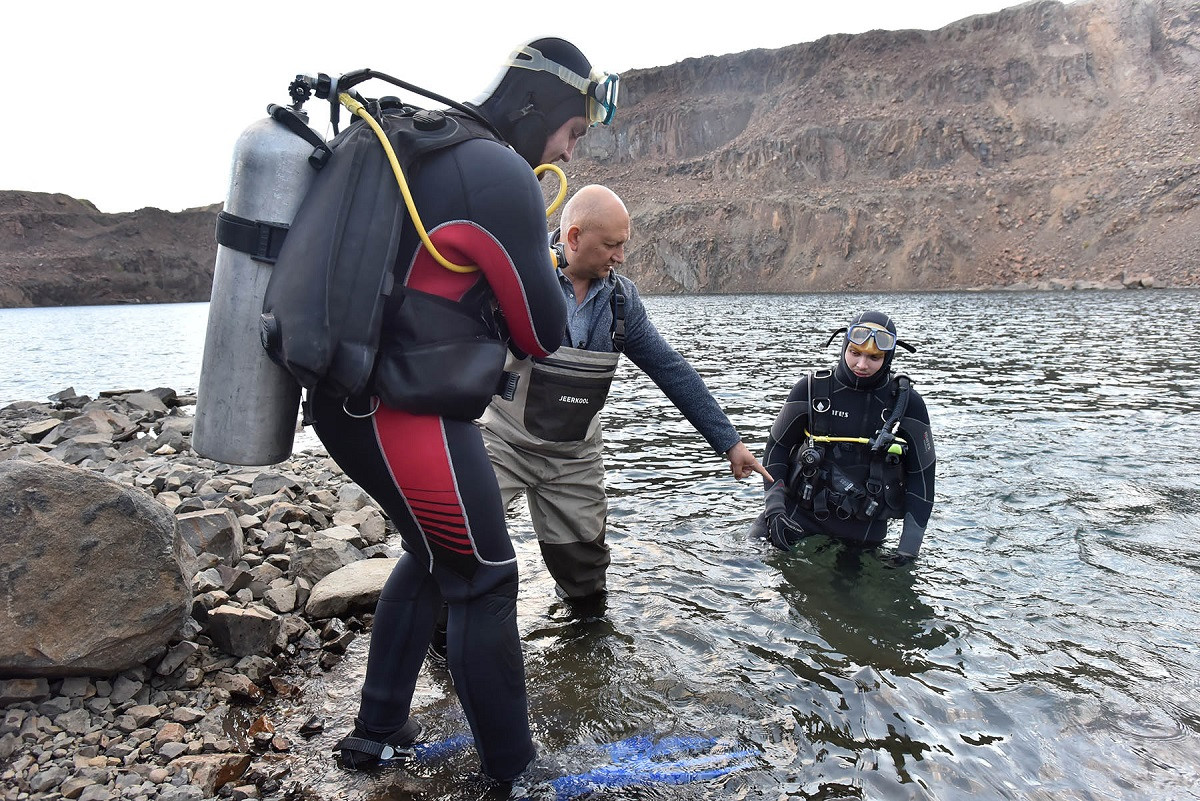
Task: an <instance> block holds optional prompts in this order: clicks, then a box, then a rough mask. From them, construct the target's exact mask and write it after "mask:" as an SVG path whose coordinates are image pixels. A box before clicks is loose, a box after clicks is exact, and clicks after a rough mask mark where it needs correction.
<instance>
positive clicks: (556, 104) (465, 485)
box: [281, 39, 617, 781]
mask: <svg viewBox="0 0 1200 801" xmlns="http://www.w3.org/2000/svg"><path fill="white" fill-rule="evenodd" d="M616 81H617V78H616V76H615V75H604V74H595V73H593V71H592V68H591V64H590V62H588V60H587V59H586V57H585V56H584V55H583V54H582V53H581V52H580V51H579V50H578V49H577V48H576V47H574V45H572V44H570V43H569V42H566V41H564V40H561V39H540V40H537V41H533V42H530V43H529V44H527V45H524V46H522V47H520V48H518V49H517V50H516V51H515V52H514V53H513V54H512V56H511V57H510V59H509V61H508V63H507V64H506V65H505V67H504V68H503V69H502V70H501V73H500V75H499V76H498V78H497V80H496V81H495V82H494V83H493V84H492V86H491V88H489V90H488V91H487V92H485V93H484V95H482V96H481V97H480V98H479V99H478V100H477V101H475V102H474V103H473V104H470V107H471V108H473V109H476V110H477V111H478V113H479V114H480V115H482V116H483V117H484V118H485V119H486V120H487V122H488V123H490V124H491V126H492V127H493V128H494V129H495V131H497V132H498V133H499V135H500V137H502V139H503V141H498V140H496V139H494V138H490V137H487V136H477V137H472V138H468V139H466V140H465V141H462V142H459V143H456V144H453V145H452V146H450V147H447V148H443V149H439V150H436V151H435V152H432V153H429V154H427V155H423V156H421V157H420V159H419V160H418V161H417V162H416V167H417V168H415V169H413V170H412V171H411V174H410V175H409V181H408V184H409V185H408V188H409V190H410V192H411V196H412V199H413V201H414V202H415V207H416V208H417V209H419V212H420V217H421V220H422V221H423V223H424V226H425V227H426V228H427V229H428V231H429V237H430V238H431V240H432V242H433V243H434V244H435V245H436V247H437V249H438V250H440V251H441V253H442V254H444V256H445V257H446V258H447V259H449V260H450V261H451V262H453V263H454V264H457V265H471V266H473V268H474V269H471V270H469V271H467V270H463V271H456V270H452V269H447V268H446V267H445V266H443V263H442V262H439V261H438V260H437V259H436V258H435V257H434V255H433V254H432V253H431V251H430V248H428V247H426V246H424V245H423V244H422V241H421V238H420V236H419V234H418V232H417V230H416V227H415V226H414V224H413V222H412V220H411V216H409V217H406V218H405V219H404V221H403V224H402V226H400V227H398V228H397V231H398V232H399V234H398V239H399V247H398V251H397V252H396V256H395V259H394V262H393V267H392V272H391V275H390V280H389V287H390V286H391V284H392V283H394V289H391V290H390V292H389V293H388V296H387V299H386V301H385V302H384V304H383V309H382V329H381V333H380V337H379V354H378V357H377V358H376V360H375V361H374V364H373V370H372V372H371V384H370V385H369V386H367V388H366V390H365V391H363V392H361V393H358V394H355V395H352V396H350V397H348V398H347V397H345V396H344V394H343V393H342V392H341V391H340V390H341V389H342V388H341V387H336V388H335V387H334V385H333V383H332V379H326V380H323V381H322V382H320V383H317V385H316V387H315V391H310V392H309V404H310V406H309V413H310V414H311V417H312V420H313V424H314V428H315V430H316V433H317V435H318V437H319V438H320V439H321V441H322V443H323V444H324V445H325V447H326V448H327V450H328V452H329V454H330V456H331V457H332V458H333V459H334V460H335V461H336V462H337V463H338V465H339V466H340V467H341V468H342V469H343V470H344V471H345V473H346V475H347V477H348V478H350V479H351V480H353V481H355V482H356V483H358V484H359V485H360V486H362V487H363V488H364V489H365V490H366V491H367V492H368V493H370V494H371V496H372V497H373V498H374V499H375V500H376V501H377V502H378V503H379V504H380V506H382V507H383V509H384V510H385V511H386V512H387V514H388V515H389V517H390V518H391V519H392V521H393V522H394V523H395V525H396V527H397V529H398V530H399V532H400V534H401V536H402V538H403V548H404V551H403V554H402V556H401V557H400V559H399V562H398V564H397V565H396V567H395V569H394V570H393V572H392V574H391V576H390V577H389V579H388V581H387V584H386V586H385V587H384V589H383V592H382V594H381V595H380V598H379V602H378V606H377V609H376V613H375V619H374V624H373V629H372V634H371V647H370V654H369V656H368V660H367V671H366V679H365V681H364V684H363V689H362V697H361V702H360V705H359V710H358V715H357V717H356V720H355V726H354V730H353V731H352V732H351V733H350V735H349V736H347V737H346V738H344V739H342V740H341V741H340V742H339V743H338V744H337V746H336V749H337V750H338V751H339V752H340V757H341V762H342V764H343V766H345V767H348V768H353V769H364V768H370V767H373V766H376V765H378V764H380V763H381V762H384V763H386V762H388V761H389V760H391V759H394V758H400V757H402V756H403V755H404V754H405V753H406V748H407V747H408V746H411V745H412V744H413V743H414V741H415V740H416V739H417V738H418V737H419V734H420V726H419V725H418V724H416V723H415V722H414V721H413V720H412V718H411V717H410V711H411V702H412V696H413V692H414V689H415V685H416V681H417V676H418V673H419V671H420V668H421V664H422V661H423V658H424V656H425V652H426V648H427V647H428V645H429V643H430V640H431V638H432V636H433V633H434V626H435V621H436V619H437V617H438V614H439V611H440V610H441V608H442V605H443V603H445V604H446V605H447V626H446V629H447V632H446V636H447V653H448V664H449V669H450V672H451V674H452V676H453V679H454V688H455V691H456V692H457V694H458V697H459V699H460V701H461V702H462V706H463V710H464V712H465V714H466V717H467V721H468V723H469V724H470V728H471V733H472V735H473V739H474V742H475V746H476V749H477V751H478V754H479V759H480V762H481V766H482V769H483V772H484V773H485V774H487V775H488V776H490V777H492V778H493V779H497V780H500V781H510V780H512V779H514V778H515V777H516V776H518V775H519V774H520V773H521V772H522V771H523V770H524V769H525V768H526V766H527V765H528V764H529V763H530V761H531V760H532V759H533V757H534V746H533V740H532V737H531V734H530V727H529V717H528V702H527V697H526V690H525V674H524V668H523V665H522V656H521V644H520V640H519V636H518V631H517V623H516V599H517V562H516V554H515V552H514V549H513V546H512V543H511V541H510V539H509V536H508V532H507V529H506V526H505V521H504V509H503V507H502V506H501V503H500V493H499V490H498V488H497V485H496V479H495V475H494V473H493V472H492V469H491V466H490V465H489V463H488V458H487V453H486V451H485V450H484V446H483V440H482V438H481V436H480V432H479V429H478V428H477V427H476V426H475V425H474V424H473V423H472V419H473V418H474V417H476V416H478V414H479V413H480V412H481V411H482V408H483V405H486V403H487V400H488V399H489V398H490V396H491V395H492V393H493V392H494V391H495V390H496V389H497V381H496V378H497V376H498V375H500V373H501V371H502V367H503V361H504V356H503V353H504V347H503V344H500V347H499V350H496V349H495V348H492V347H491V346H489V345H488V344H487V343H489V342H494V343H503V342H504V341H505V340H506V339H510V340H511V342H512V343H513V344H514V345H515V346H516V347H519V348H520V349H522V350H523V351H525V352H527V353H531V354H534V355H537V356H547V355H549V354H550V353H551V352H552V351H553V350H554V349H555V348H556V347H557V346H558V343H559V340H560V338H561V335H562V330H563V328H564V325H565V314H564V310H563V304H562V299H561V297H560V290H559V288H558V285H557V280H556V278H555V272H554V269H553V264H552V262H551V259H550V252H549V249H548V248H547V243H546V221H545V209H544V206H543V197H542V193H541V189H540V187H539V185H538V181H537V179H536V177H535V175H534V172H533V171H532V170H531V167H534V166H536V165H538V164H541V163H550V162H553V161H558V160H562V161H567V160H569V159H570V156H571V153H572V151H573V150H574V147H575V144H576V143H577V142H578V140H579V139H580V138H581V137H582V136H583V135H584V134H585V133H586V132H587V129H588V127H589V125H590V124H592V123H608V122H610V121H611V119H612V115H613V112H614V111H615V106H616ZM509 145H511V146H512V147H511V148H510V147H509ZM337 161H338V153H337V150H336V149H335V151H334V155H333V156H332V158H331V159H330V163H329V164H328V165H326V166H325V167H324V168H323V170H322V172H323V173H326V172H329V173H330V174H337V173H336V172H335V171H334V170H335V168H336V164H337ZM367 177H368V178H374V177H375V176H367ZM317 180H318V184H317V186H319V185H320V184H319V182H320V181H321V178H320V177H318V179H317ZM392 188H393V189H394V188H395V187H394V186H393V187H392ZM309 197H310V198H311V197H312V193H311V192H310V196H309ZM308 200H309V198H306V201H305V202H306V203H308ZM393 202H394V203H398V202H399V201H398V199H396V200H394V201H393ZM385 211H386V209H385ZM395 214H396V215H403V212H402V211H396V212H395ZM303 217H304V210H303V208H302V209H301V211H300V213H299V214H298V215H297V221H298V222H297V224H296V225H294V226H293V229H292V231H291V232H290V233H289V237H288V240H287V241H286V242H285V243H284V248H285V249H286V248H288V246H289V243H291V242H292V241H293V237H295V236H296V234H297V231H298V229H299V228H300V223H299V221H300V220H301V219H302V218H303ZM297 241H299V240H297ZM286 255H287V254H286V252H285V253H283V254H282V255H281V262H282V261H284V257H285V256H286ZM494 310H498V312H499V314H500V315H502V317H503V321H502V324H501V323H500V322H499V320H498V315H495V314H493V312H494ZM462 348H468V349H469V350H468V351H467V353H468V354H469V355H470V356H471V358H475V355H478V354H481V353H482V354H484V357H486V359H488V360H491V359H493V358H494V359H495V364H494V365H492V364H491V363H490V362H489V364H488V365H485V366H486V367H487V368H488V369H486V370H482V371H480V372H479V375H480V376H482V377H481V378H479V380H478V381H476V383H477V384H478V386H476V387H470V386H466V387H463V386H459V387H456V386H453V383H454V381H455V380H456V379H457V378H459V377H461V376H462V375H463V374H464V370H462V369H447V368H450V367H453V368H461V367H463V365H462V364H461V363H460V362H459V361H458V359H457V356H456V354H459V353H460V352H462V351H461V349H462ZM493 367H494V371H493V370H492V369H491V368H493ZM385 390H386V391H385ZM464 393H465V394H464Z"/></svg>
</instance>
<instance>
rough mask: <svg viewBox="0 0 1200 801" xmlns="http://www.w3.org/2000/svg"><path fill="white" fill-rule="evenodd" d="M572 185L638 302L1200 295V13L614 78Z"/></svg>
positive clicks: (831, 45)
mask: <svg viewBox="0 0 1200 801" xmlns="http://www.w3.org/2000/svg"><path fill="white" fill-rule="evenodd" d="M622 84H623V86H622V91H623V93H624V97H623V103H622V106H621V109H620V111H619V113H618V118H617V119H618V123H617V125H615V126H614V127H613V128H612V129H611V130H608V129H593V131H592V132H591V133H589V135H588V137H587V138H586V139H584V144H585V146H584V148H583V150H582V153H581V158H579V159H578V160H577V161H575V162H572V164H571V165H570V167H571V169H570V175H571V179H572V184H573V185H574V186H576V187H577V186H579V185H582V183H586V182H598V183H606V184H608V185H610V186H611V187H612V188H613V189H615V190H616V191H617V192H618V193H619V194H621V195H622V197H624V198H625V199H626V202H627V203H628V205H629V207H630V210H631V212H632V213H633V216H634V221H635V232H634V242H633V247H632V248H631V252H630V256H629V259H628V264H627V268H626V272H627V273H629V274H630V275H631V276H632V277H634V278H636V279H637V280H638V282H639V286H642V287H644V288H645V289H646V290H647V291H660V292H743V291H793V290H802V289H804V290H809V289H812V290H821V289H843V288H860V289H863V288H877V289H897V290H899V289H924V288H940V287H967V286H978V285H1010V284H1013V283H1016V282H1019V281H1025V282H1036V281H1038V280H1046V279H1051V278H1057V279H1062V280H1081V279H1082V280H1100V281H1109V280H1115V279H1119V278H1120V277H1121V276H1122V275H1123V274H1138V275H1142V274H1150V275H1153V276H1155V277H1156V279H1157V282H1158V283H1163V284H1173V285H1195V284H1197V281H1198V279H1200V233H1198V232H1200V212H1198V211H1197V201H1198V199H1200V162H1198V161H1197V157H1198V156H1200V102H1198V101H1200V91H1198V86H1200V6H1197V5H1196V4H1195V3H1194V2H1182V1H1181V0H1160V1H1159V2H1145V1H1143V0H1093V1H1092V2H1079V3H1076V4H1073V5H1069V6H1064V5H1062V4H1060V3H1057V2H1035V3H1029V4H1026V5H1023V6H1019V7H1015V8H1011V9H1008V10H1006V11H1003V12H1000V13H997V14H992V15H986V16H978V17H972V18H968V19H965V20H962V21H960V22H958V23H955V24H953V25H950V26H948V27H946V28H943V29H942V30H940V31H935V32H921V31H897V32H882V31H875V32H870V33H866V34H862V35H859V36H830V37H826V38H824V39H821V40H820V41H817V42H813V43H811V44H802V45H796V46H793V47H787V48H783V49H781V50H774V51H764V50H759V51H752V52H748V53H742V54H739V55H735V56H729V57H720V58H702V59H690V60H687V61H684V62H681V63H679V64H676V65H672V66H669V67H661V68H657V69H652V70H645V71H642V72H638V73H633V74H630V75H629V76H628V80H626V79H625V78H624V77H623V79H622Z"/></svg>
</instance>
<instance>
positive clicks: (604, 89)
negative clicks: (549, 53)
mask: <svg viewBox="0 0 1200 801" xmlns="http://www.w3.org/2000/svg"><path fill="white" fill-rule="evenodd" d="M508 66H510V67H520V68H521V69H526V70H537V71H540V72H548V73H550V74H551V75H554V76H556V77H557V78H558V79H559V80H560V81H562V82H563V83H565V84H567V85H568V86H572V87H574V88H576V89H578V90H579V92H580V94H583V95H585V96H586V97H587V120H588V125H608V124H609V123H611V122H612V120H613V117H614V116H616V113H617V89H618V85H619V83H620V76H619V75H615V74H611V73H607V72H603V71H602V70H596V69H593V70H592V74H591V75H589V76H588V77H587V78H585V77H583V76H582V75H580V74H579V73H577V72H574V71H572V70H569V69H567V68H566V67H564V66H563V65H562V64H559V63H558V62H556V61H551V60H550V59H548V58H546V57H545V56H543V55H542V53H541V51H539V50H538V49H537V48H534V47H530V46H528V45H526V46H524V47H520V48H518V49H516V50H514V51H513V53H512V55H510V56H509V57H508Z"/></svg>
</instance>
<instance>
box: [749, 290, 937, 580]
mask: <svg viewBox="0 0 1200 801" xmlns="http://www.w3.org/2000/svg"><path fill="white" fill-rule="evenodd" d="M838 334H844V336H843V338H842V349H841V356H840V357H839V359H838V363H837V365H836V366H835V367H834V369H833V370H819V371H816V372H814V373H810V374H809V375H807V376H805V377H803V378H801V379H800V380H799V381H798V382H796V384H795V386H793V387H792V391H791V393H790V394H789V395H788V398H787V400H786V401H785V402H784V404H783V408H782V409H781V410H780V412H779V415H778V416H777V417H776V418H775V423H774V425H772V427H771V433H770V435H769V436H768V438H767V449H766V456H765V458H764V459H763V463H764V466H765V467H766V468H767V470H768V471H770V473H771V475H772V476H775V477H776V478H775V480H774V481H767V482H764V483H765V488H766V498H765V501H766V509H765V510H764V511H763V513H762V514H761V515H759V517H758V519H757V520H756V521H755V522H754V524H753V526H752V528H751V534H753V535H756V536H760V537H765V538H767V539H769V540H770V541H771V543H772V544H773V545H775V547H777V548H780V549H782V550H788V549H790V548H791V547H792V546H793V545H795V543H796V542H797V541H799V540H800V539H801V538H803V537H806V536H809V535H811V534H825V535H828V536H830V537H834V538H836V539H838V540H840V541H842V542H845V543H851V544H854V545H859V546H863V547H867V548H874V547H876V546H878V545H880V544H881V543H882V542H883V541H884V538H885V536H886V535H887V524H888V519H889V518H900V519H903V521H904V523H903V529H902V531H901V534H900V542H899V545H898V546H897V548H896V549H895V551H894V552H893V553H891V554H889V555H888V556H887V557H886V560H887V562H888V563H889V564H891V565H896V566H898V565H902V564H906V563H908V562H911V561H912V560H913V559H915V558H916V557H917V553H918V552H919V550H920V548H921V540H922V539H923V538H924V536H925V527H926V525H928V523H929V515H930V512H931V511H932V510H933V497H934V467H935V454H934V449H933V433H932V431H931V430H930V427H929V412H928V411H927V409H926V407H925V401H924V400H923V399H922V398H921V396H920V395H919V394H917V392H916V390H914V389H912V382H911V381H910V380H909V379H908V377H907V376H905V375H902V374H895V373H893V372H891V371H890V369H889V368H890V366H891V363H892V359H893V358H894V357H895V354H896V347H897V346H899V347H902V348H906V349H907V350H909V351H915V349H914V348H913V347H912V346H910V345H908V344H907V343H905V342H903V341H901V340H899V339H897V338H896V325H895V323H894V322H892V319H891V318H890V317H889V316H888V315H886V314H884V313H882V312H877V311H868V312H863V313H862V314H860V315H858V316H857V317H856V318H854V320H853V321H852V322H851V323H850V325H849V326H847V327H846V328H842V329H839V330H838V331H836V332H834V334H833V336H831V337H830V339H829V341H830V342H832V341H833V338H834V337H836V336H837V335H838ZM827 344H828V343H827Z"/></svg>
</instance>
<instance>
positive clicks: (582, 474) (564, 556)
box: [480, 185, 768, 611]
mask: <svg viewBox="0 0 1200 801" xmlns="http://www.w3.org/2000/svg"><path fill="white" fill-rule="evenodd" d="M629 231H630V226H629V212H628V211H627V210H626V209H625V204H624V203H622V202H621V199H620V198H619V197H617V195H616V194H615V193H614V192H612V190H610V189H608V188H607V187H604V186H598V185H592V186H585V187H583V188H582V189H580V190H579V191H578V192H576V193H575V195H574V196H573V197H572V198H571V199H570V201H568V202H567V205H566V207H565V208H564V209H563V213H562V224H561V226H560V228H559V232H560V239H559V241H558V243H557V245H556V248H557V250H558V253H559V268H558V282H559V285H560V288H561V289H562V295H563V301H564V302H565V303H566V307H567V328H566V331H565V332H564V336H563V340H562V346H561V347H560V348H559V349H558V350H557V351H555V352H554V353H553V354H551V355H550V356H548V357H544V358H543V357H535V358H528V357H527V358H518V357H517V356H513V355H510V357H509V360H508V364H507V365H506V369H508V370H511V371H512V372H515V373H518V374H519V375H520V376H521V378H520V380H519V382H518V384H517V392H516V396H515V397H514V398H513V400H511V401H508V400H504V399H502V398H500V397H498V396H497V397H495V398H493V399H492V403H491V405H489V406H488V409H487V411H486V412H484V415H483V417H482V419H481V420H480V424H481V426H482V428H483V437H484V443H485V444H486V446H487V449H488V456H489V457H490V458H491V462H492V466H493V467H494V468H495V470H496V478H497V479H498V480H499V483H500V493H501V496H502V498H503V500H504V503H505V506H507V505H508V504H509V503H510V502H511V501H512V500H513V498H515V497H516V496H517V494H518V493H520V492H525V494H526V497H527V498H528V501H529V512H530V517H531V518H532V520H533V528H534V531H535V532H537V537H538V542H539V544H540V545H541V550H542V556H543V558H544V559H545V561H546V566H547V567H548V568H549V570H550V574H551V575H552V576H553V577H554V580H555V582H557V590H558V594H559V595H560V596H561V597H563V598H564V599H566V600H567V601H569V602H572V605H573V606H575V607H576V608H579V609H586V610H595V611H599V610H602V609H603V599H604V596H605V592H606V581H605V573H606V571H607V569H608V565H609V549H608V546H607V545H606V544H605V542H604V534H605V530H606V523H607V519H608V499H607V496H606V495H605V492H604V460H603V453H602V451H603V442H602V439H601V428H600V415H599V412H600V409H601V408H602V407H603V406H604V402H605V400H606V398H607V397H608V391H609V387H610V385H611V384H612V379H613V376H614V375H615V373H616V368H617V361H618V359H619V358H620V355H621V353H622V352H623V353H625V354H626V355H627V356H628V357H629V358H630V359H632V360H633V362H634V364H636V365H637V366H638V367H640V368H641V369H642V370H644V371H645V372H646V374H647V375H648V376H650V378H651V379H653V381H654V383H655V384H657V385H658V386H659V388H660V389H662V391H663V392H664V393H665V394H666V395H667V397H668V398H670V399H671V401H672V402H673V403H674V404H675V406H676V408H678V409H679V411H680V412H682V413H683V416H684V417H686V418H687V419H688V421H689V422H690V423H691V424H692V425H693V426H694V427H695V428H696V430H697V431H698V432H700V434H701V435H702V436H703V437H704V438H705V439H706V440H707V441H708V443H709V445H711V446H712V447H713V449H714V450H715V451H716V452H717V453H719V454H724V456H725V458H727V459H728V460H729V467H730V470H731V471H732V473H733V475H734V477H735V478H738V479H742V478H746V477H748V476H749V475H750V474H751V473H755V472H757V473H760V474H762V475H764V476H766V475H768V474H767V472H766V470H765V469H764V468H763V467H762V465H761V464H759V462H758V460H757V459H756V458H755V457H754V455H753V454H752V453H750V450H749V449H748V448H747V447H746V446H745V445H744V444H743V443H742V441H741V437H740V436H739V435H738V432H737V429H735V428H734V427H733V424H732V423H730V422H729V418H728V417H727V416H726V415H725V413H724V412H723V411H722V410H721V407H720V406H719V405H718V404H717V402H716V400H714V399H713V396H712V394H711V393H710V392H709V390H708V387H706V386H705V385H704V381H703V380H702V379H701V378H700V376H699V374H697V372H696V370H695V369H694V368H693V367H692V366H691V365H690V364H688V362H687V360H686V359H684V358H683V356H681V355H680V354H679V353H678V352H677V351H676V350H675V349H674V348H672V347H671V346H670V345H669V344H668V343H667V341H666V340H665V339H663V337H662V335H661V334H659V332H658V330H657V329H655V327H654V324H653V323H651V322H650V319H649V318H648V317H647V316H646V309H645V306H643V304H642V301H641V299H640V298H639V297H638V292H637V288H636V287H635V286H634V285H633V282H632V281H630V280H629V279H628V278H626V277H625V276H623V275H619V274H618V273H617V272H615V268H616V267H617V266H618V265H620V264H622V263H623V262H624V261H625V245H626V243H627V242H628V241H629ZM564 261H565V264H564Z"/></svg>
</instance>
